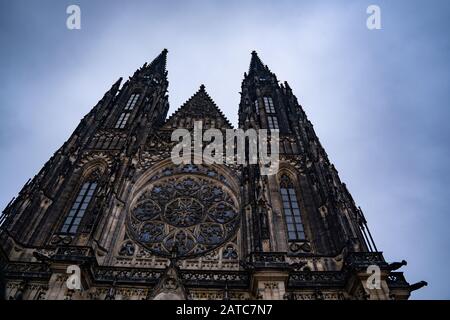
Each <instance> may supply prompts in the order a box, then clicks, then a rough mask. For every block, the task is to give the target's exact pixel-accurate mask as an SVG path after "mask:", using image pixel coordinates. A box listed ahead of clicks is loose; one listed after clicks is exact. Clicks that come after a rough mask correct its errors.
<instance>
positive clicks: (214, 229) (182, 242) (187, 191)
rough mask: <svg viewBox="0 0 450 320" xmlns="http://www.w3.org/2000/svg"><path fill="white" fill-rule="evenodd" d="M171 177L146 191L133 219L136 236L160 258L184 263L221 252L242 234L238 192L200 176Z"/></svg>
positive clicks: (132, 231)
mask: <svg viewBox="0 0 450 320" xmlns="http://www.w3.org/2000/svg"><path fill="white" fill-rule="evenodd" d="M187 174H188V175H187V176H186V173H184V174H179V175H175V176H171V175H165V176H164V177H162V178H160V179H158V180H153V179H152V180H151V184H150V185H149V186H148V187H147V188H146V189H144V191H142V192H141V193H140V194H139V195H138V197H137V200H136V201H134V202H133V203H134V204H132V206H131V208H130V214H129V215H128V224H127V226H128V229H129V233H130V236H131V237H132V238H134V240H136V241H138V242H139V243H140V244H142V245H143V246H144V247H145V248H147V249H148V250H150V251H151V252H153V253H154V254H157V255H162V256H169V255H170V254H171V251H172V249H173V247H174V245H176V247H177V250H178V255H179V256H180V257H191V256H196V255H200V254H203V253H206V252H208V251H210V250H213V249H215V248H218V247H219V246H221V245H223V244H224V243H225V242H226V241H228V240H229V239H230V238H231V237H232V236H234V235H235V234H236V232H237V229H238V228H239V219H240V217H239V213H238V210H237V203H236V200H235V198H234V196H233V193H232V191H231V190H230V189H229V187H227V186H226V185H224V184H223V183H222V182H221V181H217V180H215V179H214V178H213V177H211V176H209V175H208V176H204V175H201V174H199V173H197V172H193V173H192V172H189V173H187Z"/></svg>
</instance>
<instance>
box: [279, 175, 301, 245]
mask: <svg viewBox="0 0 450 320" xmlns="http://www.w3.org/2000/svg"><path fill="white" fill-rule="evenodd" d="M280 192H281V198H282V200H283V211H284V216H285V220H286V226H287V232H288V240H289V241H301V240H306V237H305V230H304V228H303V222H302V218H301V215H300V207H299V205H298V199H297V194H296V192H295V188H294V185H293V184H292V181H291V179H290V178H289V177H288V176H286V175H283V176H282V177H281V183H280Z"/></svg>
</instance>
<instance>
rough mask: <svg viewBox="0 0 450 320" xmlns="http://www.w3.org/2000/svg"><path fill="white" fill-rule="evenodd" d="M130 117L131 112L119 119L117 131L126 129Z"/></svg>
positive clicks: (124, 113) (125, 113)
mask: <svg viewBox="0 0 450 320" xmlns="http://www.w3.org/2000/svg"><path fill="white" fill-rule="evenodd" d="M129 117H130V113H129V112H122V114H121V115H120V117H119V119H118V120H117V122H116V129H123V128H125V126H126V124H127V121H128V118H129Z"/></svg>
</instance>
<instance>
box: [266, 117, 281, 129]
mask: <svg viewBox="0 0 450 320" xmlns="http://www.w3.org/2000/svg"><path fill="white" fill-rule="evenodd" d="M267 123H268V125H269V129H271V130H276V129H279V127H278V119H277V117H275V116H268V117H267Z"/></svg>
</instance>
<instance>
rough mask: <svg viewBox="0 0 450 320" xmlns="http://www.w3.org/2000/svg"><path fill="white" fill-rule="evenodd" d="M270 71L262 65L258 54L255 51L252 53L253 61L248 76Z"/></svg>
mask: <svg viewBox="0 0 450 320" xmlns="http://www.w3.org/2000/svg"><path fill="white" fill-rule="evenodd" d="M268 71H269V68H268V67H267V66H266V65H264V64H263V63H262V61H261V59H260V58H259V57H258V54H257V53H256V51H255V50H253V51H252V59H251V60H250V68H249V71H248V75H251V74H252V73H266V72H268ZM269 72H270V71H269Z"/></svg>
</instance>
